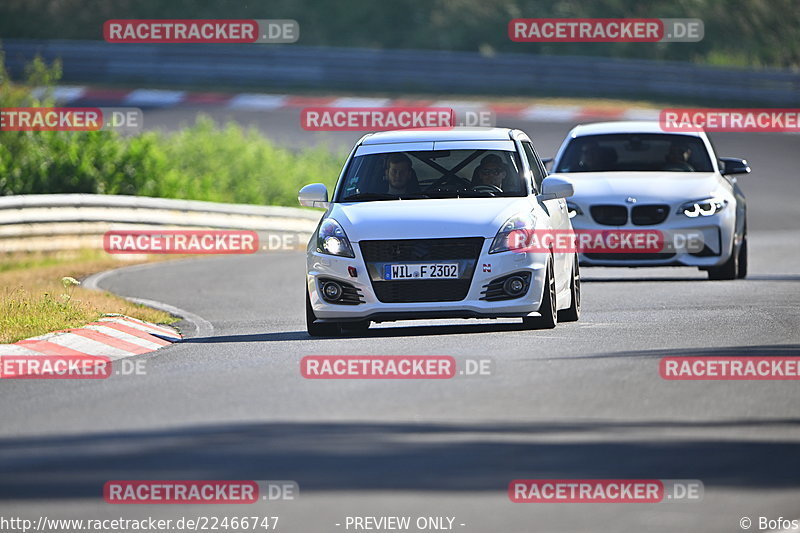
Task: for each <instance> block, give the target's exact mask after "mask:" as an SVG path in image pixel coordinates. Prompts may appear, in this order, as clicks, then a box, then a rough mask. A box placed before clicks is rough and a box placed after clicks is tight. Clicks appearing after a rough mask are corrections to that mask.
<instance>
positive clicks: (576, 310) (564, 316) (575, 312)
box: [558, 255, 581, 322]
mask: <svg viewBox="0 0 800 533" xmlns="http://www.w3.org/2000/svg"><path fill="white" fill-rule="evenodd" d="M569 294H570V302H571V303H570V304H569V307H568V308H566V309H561V310H560V311H558V321H559V322H577V321H578V319H579V318H580V317H581V271H580V268H579V267H578V256H577V255H576V256H575V264H574V265H572V279H571V280H570V283H569Z"/></svg>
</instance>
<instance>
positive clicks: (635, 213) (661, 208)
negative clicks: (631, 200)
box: [631, 204, 669, 226]
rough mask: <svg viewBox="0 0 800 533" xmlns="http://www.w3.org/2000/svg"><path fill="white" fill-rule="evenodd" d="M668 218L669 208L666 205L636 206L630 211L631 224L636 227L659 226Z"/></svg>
mask: <svg viewBox="0 0 800 533" xmlns="http://www.w3.org/2000/svg"><path fill="white" fill-rule="evenodd" d="M668 216H669V206H668V205H666V204H657V205H637V206H635V207H634V208H633V209H631V222H633V223H634V224H636V225H637V226H652V225H654V224H661V223H662V222H664V221H665V220H666V219H667V217H668Z"/></svg>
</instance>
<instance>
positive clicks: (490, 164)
mask: <svg viewBox="0 0 800 533" xmlns="http://www.w3.org/2000/svg"><path fill="white" fill-rule="evenodd" d="M526 195H527V187H526V186H525V183H524V180H523V178H522V177H521V165H520V161H519V158H518V157H517V154H516V152H508V151H501V150H436V151H426V152H420V151H410V152H391V153H381V154H369V155H362V156H357V157H354V158H353V160H352V161H351V162H350V165H349V166H348V169H347V172H346V173H345V176H344V178H343V181H342V185H341V187H340V189H339V193H338V195H337V198H336V201H338V202H343V201H370V200H391V199H395V198H402V199H424V198H442V197H444V198H449V197H452V198H456V197H475V196H486V197H492V196H526Z"/></svg>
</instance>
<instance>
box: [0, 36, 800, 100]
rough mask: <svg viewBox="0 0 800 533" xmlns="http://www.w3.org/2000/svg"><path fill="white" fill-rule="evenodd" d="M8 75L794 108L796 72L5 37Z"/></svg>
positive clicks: (799, 91) (799, 81)
mask: <svg viewBox="0 0 800 533" xmlns="http://www.w3.org/2000/svg"><path fill="white" fill-rule="evenodd" d="M3 47H4V49H5V51H6V55H7V57H6V61H7V64H8V67H9V70H10V72H11V73H12V75H14V76H19V75H21V74H22V73H23V69H24V65H25V63H26V62H27V61H29V60H30V59H31V58H33V57H34V56H35V55H36V54H40V55H41V56H42V57H44V58H45V59H48V60H52V59H55V58H61V60H62V61H63V64H64V81H66V82H75V83H110V84H133V85H138V86H148V85H149V86H153V85H156V86H165V85H167V86H169V85H172V86H181V87H185V86H193V87H202V86H212V87H218V86H220V85H223V86H230V87H258V88H259V89H260V90H263V89H265V88H282V89H287V88H289V89H294V88H301V89H315V90H359V91H362V92H363V91H390V92H394V93H397V92H398V91H400V92H403V91H411V92H414V91H417V92H427V93H435V94H474V93H478V94H521V95H542V94H549V95H560V96H590V97H616V98H619V97H628V98H651V99H661V100H669V101H672V102H676V101H681V100H688V101H693V102H697V101H706V102H709V103H713V104H716V105H719V104H728V105H732V104H748V105H751V106H754V105H767V106H800V73H798V72H791V71H784V70H779V69H763V70H749V69H739V68H721V67H711V66H699V65H695V64H692V63H684V62H678V61H649V60H635V59H607V58H599V57H576V56H545V55H532V54H528V55H526V54H496V55H493V56H491V57H488V56H483V55H481V54H478V53H473V52H445V51H431V50H371V49H358V48H315V47H305V46H297V45H213V44H189V45H186V44H112V43H106V42H102V41H33V40H7V41H4V43H3Z"/></svg>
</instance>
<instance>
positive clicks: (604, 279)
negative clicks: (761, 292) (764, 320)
mask: <svg viewBox="0 0 800 533" xmlns="http://www.w3.org/2000/svg"><path fill="white" fill-rule="evenodd" d="M581 281H582V282H584V283H662V282H684V281H687V282H696V281H706V282H709V283H717V282H716V281H712V280H709V279H708V278H705V277H702V278H677V277H667V276H664V277H646V278H618V277H598V278H595V277H591V276H586V275H581ZM728 281H731V282H735V283H747V282H748V281H800V276H797V275H794V274H785V275H784V274H774V275H763V276H747V277H746V278H745V279H737V280H728Z"/></svg>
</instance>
